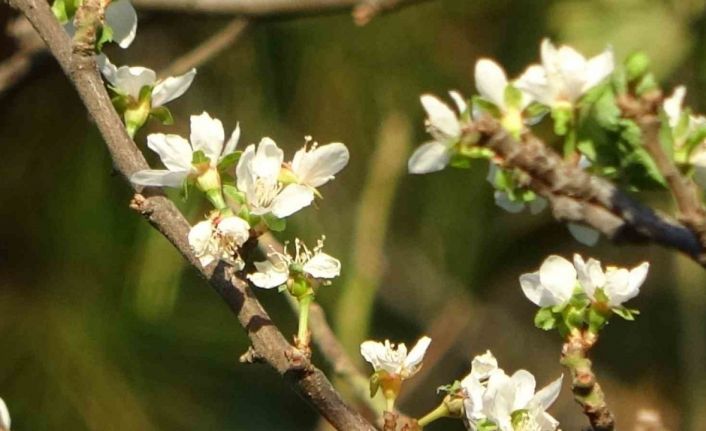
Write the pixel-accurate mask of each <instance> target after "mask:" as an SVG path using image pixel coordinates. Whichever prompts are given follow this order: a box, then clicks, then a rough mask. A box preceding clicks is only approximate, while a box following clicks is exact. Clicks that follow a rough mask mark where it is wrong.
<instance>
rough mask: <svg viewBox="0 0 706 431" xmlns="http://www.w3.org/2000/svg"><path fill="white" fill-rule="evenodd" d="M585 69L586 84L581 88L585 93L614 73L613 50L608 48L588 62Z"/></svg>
mask: <svg viewBox="0 0 706 431" xmlns="http://www.w3.org/2000/svg"><path fill="white" fill-rule="evenodd" d="M585 67H586V69H585V71H584V82H583V87H582V88H581V91H582V92H584V93H585V92H586V91H588V90H590V89H591V88H593V87H595V86H596V85H598V84H600V83H601V81H603V80H604V79H606V78H607V77H608V76H609V75H610V74H611V73H613V69H615V60H614V58H613V50H612V49H611V48H608V49H606V50H605V51H603V52H602V53H600V54H598V55H597V56H595V57H593V58H591V59H590V60H588V61H587V62H586V66H585Z"/></svg>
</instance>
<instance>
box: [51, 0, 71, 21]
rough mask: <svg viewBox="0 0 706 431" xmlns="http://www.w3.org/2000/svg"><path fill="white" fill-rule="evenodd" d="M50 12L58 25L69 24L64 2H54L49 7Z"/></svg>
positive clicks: (60, 0) (59, 0)
mask: <svg viewBox="0 0 706 431" xmlns="http://www.w3.org/2000/svg"><path fill="white" fill-rule="evenodd" d="M51 11H52V12H53V13H54V16H55V17H56V19H58V20H59V22H60V23H62V24H66V23H67V22H69V14H68V13H67V11H66V3H65V2H64V0H54V3H53V4H52V5H51Z"/></svg>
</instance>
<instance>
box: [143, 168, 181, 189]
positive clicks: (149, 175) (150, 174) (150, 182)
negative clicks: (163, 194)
mask: <svg viewBox="0 0 706 431" xmlns="http://www.w3.org/2000/svg"><path fill="white" fill-rule="evenodd" d="M188 175H189V171H166V170H157V169H146V170H144V171H137V172H135V173H134V174H132V175H131V176H130V181H131V182H133V183H134V184H139V185H141V186H154V187H175V188H180V187H181V186H182V185H183V184H184V181H185V180H186V177H187V176H188Z"/></svg>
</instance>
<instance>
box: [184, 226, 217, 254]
mask: <svg viewBox="0 0 706 431" xmlns="http://www.w3.org/2000/svg"><path fill="white" fill-rule="evenodd" d="M212 234H213V223H211V220H204V221H200V222H198V223H196V224H195V225H194V226H192V227H191V230H189V236H188V240H189V246H191V249H192V250H194V253H196V255H197V256H198V255H201V254H203V253H204V252H205V251H206V250H207V249H208V245H209V243H210V242H211V236H212Z"/></svg>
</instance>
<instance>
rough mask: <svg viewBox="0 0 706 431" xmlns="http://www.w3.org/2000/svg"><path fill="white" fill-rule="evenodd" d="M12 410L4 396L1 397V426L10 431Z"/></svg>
mask: <svg viewBox="0 0 706 431" xmlns="http://www.w3.org/2000/svg"><path fill="white" fill-rule="evenodd" d="M10 425H11V421H10V411H9V410H8V409H7V405H6V404H5V401H3V399H2V398H0V428H4V429H6V430H7V431H10Z"/></svg>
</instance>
